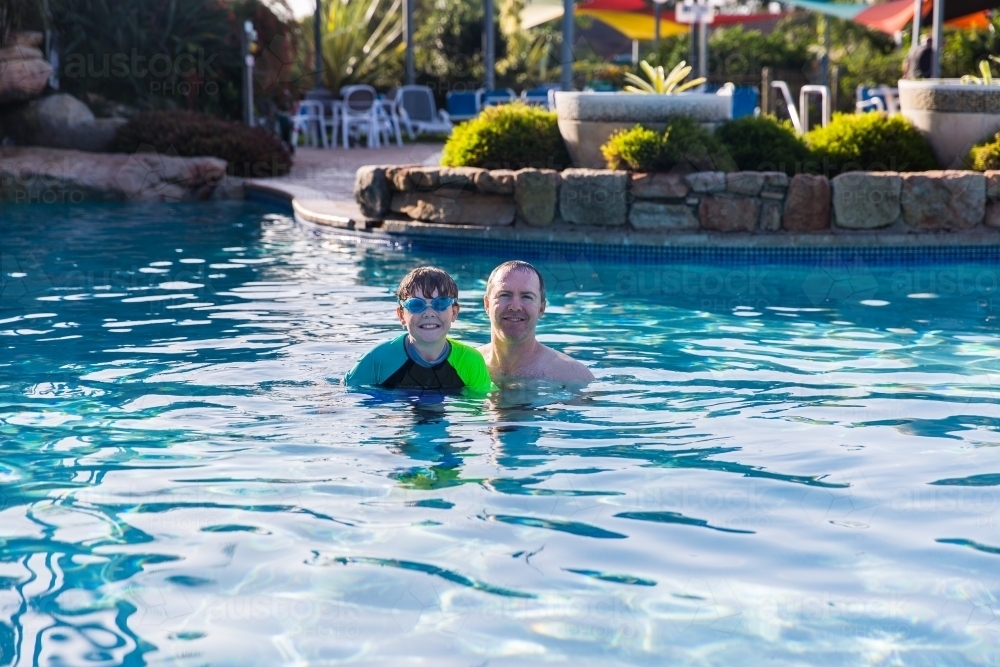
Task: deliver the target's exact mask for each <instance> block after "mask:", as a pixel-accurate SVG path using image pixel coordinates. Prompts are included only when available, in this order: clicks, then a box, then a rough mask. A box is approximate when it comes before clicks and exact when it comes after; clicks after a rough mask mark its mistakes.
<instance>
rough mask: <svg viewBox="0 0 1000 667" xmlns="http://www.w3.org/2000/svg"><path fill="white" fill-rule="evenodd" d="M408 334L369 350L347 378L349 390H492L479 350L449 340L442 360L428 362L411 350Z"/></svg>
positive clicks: (345, 382)
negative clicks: (364, 388) (377, 388)
mask: <svg viewBox="0 0 1000 667" xmlns="http://www.w3.org/2000/svg"><path fill="white" fill-rule="evenodd" d="M406 336H407V335H406V334H400V335H399V336H397V337H396V338H393V339H392V340H389V341H386V342H384V343H382V344H381V345H378V346H376V347H374V348H373V349H371V350H369V351H368V352H367V353H366V354H365V356H363V357H361V358H360V359H358V363H356V364H354V368H352V369H351V371H350V372H349V373H348V374H347V376H346V377H344V384H345V385H347V386H349V387H363V386H376V387H382V388H384V389H438V390H443V391H448V390H460V389H469V390H471V391H474V392H477V393H486V392H488V391H490V389H491V388H492V387H493V383H492V382H490V373H489V371H488V370H487V369H486V362H485V361H483V355H481V354H479V350H477V349H475V348H473V347H469V346H468V345H465V344H464V343H459V342H458V341H457V340H454V339H451V338H449V339H448V345H447V346H446V349H445V351H444V353H443V354H442V358H441V359H439V360H437V361H435V362H433V363H428V362H427V361H424V360H423V359H422V358H420V355H419V354H417V352H416V350H411V349H409V348H410V344H409V343H408V342H407V340H406Z"/></svg>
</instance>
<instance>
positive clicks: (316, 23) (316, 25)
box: [313, 0, 323, 88]
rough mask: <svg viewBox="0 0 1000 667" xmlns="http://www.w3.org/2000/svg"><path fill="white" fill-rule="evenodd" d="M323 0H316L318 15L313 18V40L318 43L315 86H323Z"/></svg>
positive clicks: (314, 64)
mask: <svg viewBox="0 0 1000 667" xmlns="http://www.w3.org/2000/svg"><path fill="white" fill-rule="evenodd" d="M322 5H323V0H316V16H315V17H314V18H313V40H314V41H315V45H316V57H315V58H314V60H315V62H314V63H313V67H315V68H316V72H315V73H314V75H313V76H314V77H315V81H314V83H313V87H314V88H322V87H323V33H322V29H321V28H320V23H322V21H323V6H322Z"/></svg>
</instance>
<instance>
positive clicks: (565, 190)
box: [559, 169, 628, 227]
mask: <svg viewBox="0 0 1000 667" xmlns="http://www.w3.org/2000/svg"><path fill="white" fill-rule="evenodd" d="M561 178H562V183H561V184H560V187H559V212H560V214H561V215H562V219H563V220H565V221H566V222H569V223H572V224H576V225H600V226H609V227H610V226H621V225H624V224H625V221H626V215H627V213H628V173H627V172H624V171H609V170H605V169H566V170H565V171H563V172H562V174H561Z"/></svg>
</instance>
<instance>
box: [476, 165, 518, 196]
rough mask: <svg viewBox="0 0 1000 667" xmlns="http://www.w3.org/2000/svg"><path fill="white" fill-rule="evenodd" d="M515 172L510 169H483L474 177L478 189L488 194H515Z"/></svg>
mask: <svg viewBox="0 0 1000 667" xmlns="http://www.w3.org/2000/svg"><path fill="white" fill-rule="evenodd" d="M514 174H515V172H513V171H511V170H510V169H494V170H492V171H489V170H486V169H483V170H482V171H480V172H479V173H478V174H476V176H475V177H474V179H473V185H475V186H476V190H477V191H479V192H482V193H483V194H486V195H512V194H514Z"/></svg>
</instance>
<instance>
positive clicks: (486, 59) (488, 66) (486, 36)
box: [483, 0, 496, 90]
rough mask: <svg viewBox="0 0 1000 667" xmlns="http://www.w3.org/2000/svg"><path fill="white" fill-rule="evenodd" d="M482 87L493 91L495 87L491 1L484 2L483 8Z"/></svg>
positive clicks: (494, 51)
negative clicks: (483, 69) (483, 71)
mask: <svg viewBox="0 0 1000 667" xmlns="http://www.w3.org/2000/svg"><path fill="white" fill-rule="evenodd" d="M483 12H484V16H483V52H484V55H483V67H484V68H485V70H486V72H485V73H484V75H483V87H484V88H486V90H493V89H494V88H495V87H496V65H495V63H494V61H495V60H496V46H495V45H494V43H493V32H494V30H493V0H485V6H484V7H483Z"/></svg>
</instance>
